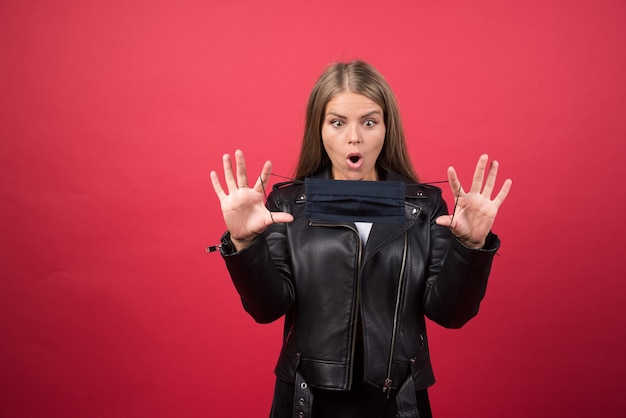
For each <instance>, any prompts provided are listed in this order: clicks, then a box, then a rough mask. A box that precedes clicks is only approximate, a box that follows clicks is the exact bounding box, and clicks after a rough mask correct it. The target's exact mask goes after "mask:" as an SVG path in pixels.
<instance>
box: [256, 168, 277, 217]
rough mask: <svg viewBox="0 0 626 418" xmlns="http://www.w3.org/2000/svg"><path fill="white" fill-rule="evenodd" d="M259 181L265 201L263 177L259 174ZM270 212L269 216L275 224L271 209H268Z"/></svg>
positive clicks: (265, 193)
mask: <svg viewBox="0 0 626 418" xmlns="http://www.w3.org/2000/svg"><path fill="white" fill-rule="evenodd" d="M259 181H260V182H261V190H263V196H265V201H266V202H267V192H266V191H265V185H264V184H263V178H261V176H259ZM268 211H269V213H270V218H271V219H272V223H273V224H275V223H276V221H274V217H273V216H272V211H271V210H269V209H268Z"/></svg>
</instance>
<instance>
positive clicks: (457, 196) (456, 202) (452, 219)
mask: <svg viewBox="0 0 626 418" xmlns="http://www.w3.org/2000/svg"><path fill="white" fill-rule="evenodd" d="M459 196H461V191H460V190H459V193H457V195H456V198H455V199H454V209H452V217H451V218H450V228H452V222H454V215H455V214H456V206H457V205H458V204H459Z"/></svg>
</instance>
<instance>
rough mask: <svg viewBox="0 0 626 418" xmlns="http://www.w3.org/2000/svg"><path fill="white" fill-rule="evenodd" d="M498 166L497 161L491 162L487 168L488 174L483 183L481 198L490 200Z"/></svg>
mask: <svg viewBox="0 0 626 418" xmlns="http://www.w3.org/2000/svg"><path fill="white" fill-rule="evenodd" d="M498 167H499V164H498V162H497V161H495V160H494V161H492V162H491V166H490V167H489V173H488V174H487V181H485V187H484V188H483V196H486V197H488V198H491V193H493V188H494V187H495V186H496V177H497V175H498Z"/></svg>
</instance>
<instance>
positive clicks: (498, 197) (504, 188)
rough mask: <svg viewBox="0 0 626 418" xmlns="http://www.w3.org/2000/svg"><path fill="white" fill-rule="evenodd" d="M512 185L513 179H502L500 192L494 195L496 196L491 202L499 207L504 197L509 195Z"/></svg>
mask: <svg viewBox="0 0 626 418" xmlns="http://www.w3.org/2000/svg"><path fill="white" fill-rule="evenodd" d="M512 185H513V180H511V179H506V180H505V181H504V184H503V185H502V188H501V189H500V192H499V193H498V194H497V195H496V198H495V199H493V202H494V203H495V205H496V207H498V208H499V207H500V205H502V203H503V202H504V199H506V197H507V196H508V195H509V192H510V191H511V186H512Z"/></svg>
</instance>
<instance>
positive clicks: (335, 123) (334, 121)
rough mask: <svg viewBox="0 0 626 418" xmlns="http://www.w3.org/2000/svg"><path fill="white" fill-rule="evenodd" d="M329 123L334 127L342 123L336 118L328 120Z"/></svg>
mask: <svg viewBox="0 0 626 418" xmlns="http://www.w3.org/2000/svg"><path fill="white" fill-rule="evenodd" d="M330 124H331V125H333V126H334V127H335V128H339V127H340V126H342V125H343V122H342V121H340V120H338V119H333V120H331V121H330Z"/></svg>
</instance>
